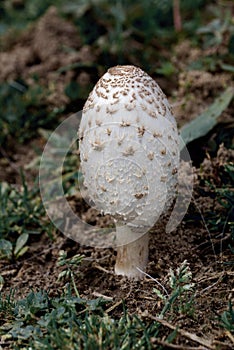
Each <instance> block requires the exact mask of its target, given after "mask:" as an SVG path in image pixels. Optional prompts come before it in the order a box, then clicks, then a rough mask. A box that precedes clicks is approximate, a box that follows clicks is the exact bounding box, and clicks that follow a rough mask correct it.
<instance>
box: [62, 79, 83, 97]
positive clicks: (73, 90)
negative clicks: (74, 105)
mask: <svg viewBox="0 0 234 350" xmlns="http://www.w3.org/2000/svg"><path fill="white" fill-rule="evenodd" d="M65 94H66V95H67V96H68V97H69V98H70V99H71V100H72V101H74V100H76V99H78V97H79V94H80V87H79V84H78V83H77V82H76V81H71V82H70V83H69V84H68V85H67V86H66V87H65Z"/></svg>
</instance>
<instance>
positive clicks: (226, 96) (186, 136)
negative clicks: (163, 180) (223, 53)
mask: <svg viewBox="0 0 234 350" xmlns="http://www.w3.org/2000/svg"><path fill="white" fill-rule="evenodd" d="M233 96H234V89H233V88H232V87H229V88H227V89H226V90H225V91H224V92H223V93H222V94H221V95H220V96H219V97H218V98H217V99H216V100H215V101H214V103H213V104H212V105H210V106H209V107H208V108H207V109H206V110H205V111H204V112H203V113H202V114H201V115H199V116H198V117H197V118H196V119H194V120H192V121H191V122H189V123H187V124H186V125H184V126H183V127H182V128H181V129H180V135H181V137H182V140H183V141H184V143H185V144H186V145H187V144H188V143H189V142H191V141H193V140H196V139H198V138H199V137H201V136H204V135H206V134H207V133H208V132H209V131H210V130H212V129H213V127H214V126H215V125H216V124H217V123H218V117H219V116H220V115H221V113H222V112H223V111H224V110H225V109H226V108H227V106H228V105H229V103H230V102H231V100H232V98H233ZM181 148H183V145H181Z"/></svg>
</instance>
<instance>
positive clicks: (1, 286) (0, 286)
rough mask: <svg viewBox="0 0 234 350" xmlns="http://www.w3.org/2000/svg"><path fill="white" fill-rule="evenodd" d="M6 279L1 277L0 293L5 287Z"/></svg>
mask: <svg viewBox="0 0 234 350" xmlns="http://www.w3.org/2000/svg"><path fill="white" fill-rule="evenodd" d="M4 283H5V281H4V278H3V277H2V276H1V275H0V291H1V290H2V288H3V286H4Z"/></svg>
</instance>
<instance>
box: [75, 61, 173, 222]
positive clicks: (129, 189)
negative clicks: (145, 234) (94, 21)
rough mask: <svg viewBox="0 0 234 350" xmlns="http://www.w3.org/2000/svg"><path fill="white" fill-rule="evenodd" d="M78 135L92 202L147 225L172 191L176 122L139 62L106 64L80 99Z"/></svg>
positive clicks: (158, 88) (164, 97) (169, 200)
mask: <svg viewBox="0 0 234 350" xmlns="http://www.w3.org/2000/svg"><path fill="white" fill-rule="evenodd" d="M79 139H80V157H81V166H82V172H83V174H84V186H85V187H87V192H88V196H89V198H90V200H91V202H92V203H93V204H94V205H95V207H96V208H97V209H99V210H101V211H102V212H103V213H109V214H111V215H113V216H114V217H115V218H117V219H118V220H120V221H123V222H126V223H127V224H128V225H129V226H134V227H148V228H150V227H151V226H152V225H153V224H154V223H155V221H156V220H157V219H158V217H159V215H160V214H161V213H162V212H163V211H164V210H165V208H166V207H168V206H169V205H170V203H171V201H172V199H173V198H174V196H175V187H176V183H177V176H176V173H177V168H178V164H179V148H178V133H177V127H176V122H175V119H174V117H173V115H172V113H171V109H170V106H169V103H168V101H167V98H166V96H165V95H164V93H163V92H162V90H161V89H160V87H159V86H158V84H157V83H156V82H155V81H154V80H153V79H152V78H151V77H150V76H149V75H148V74H146V73H145V72H143V71H142V70H141V69H140V68H137V67H134V66H116V67H113V68H110V69H109V70H108V72H107V73H106V74H104V75H103V77H102V78H101V79H100V80H99V81H98V82H97V84H96V85H95V87H94V89H93V90H92V92H91V93H90V95H89V98H88V100H87V102H86V103H85V106H84V109H83V114H82V120H81V124H80V128H79Z"/></svg>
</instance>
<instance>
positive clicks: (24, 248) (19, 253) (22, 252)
mask: <svg viewBox="0 0 234 350" xmlns="http://www.w3.org/2000/svg"><path fill="white" fill-rule="evenodd" d="M28 248H29V246H27V245H26V246H24V247H23V248H22V249H20V251H19V252H18V253H17V255H16V258H17V259H18V258H19V257H20V256H22V255H24V254H25V253H26V252H27V251H28Z"/></svg>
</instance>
